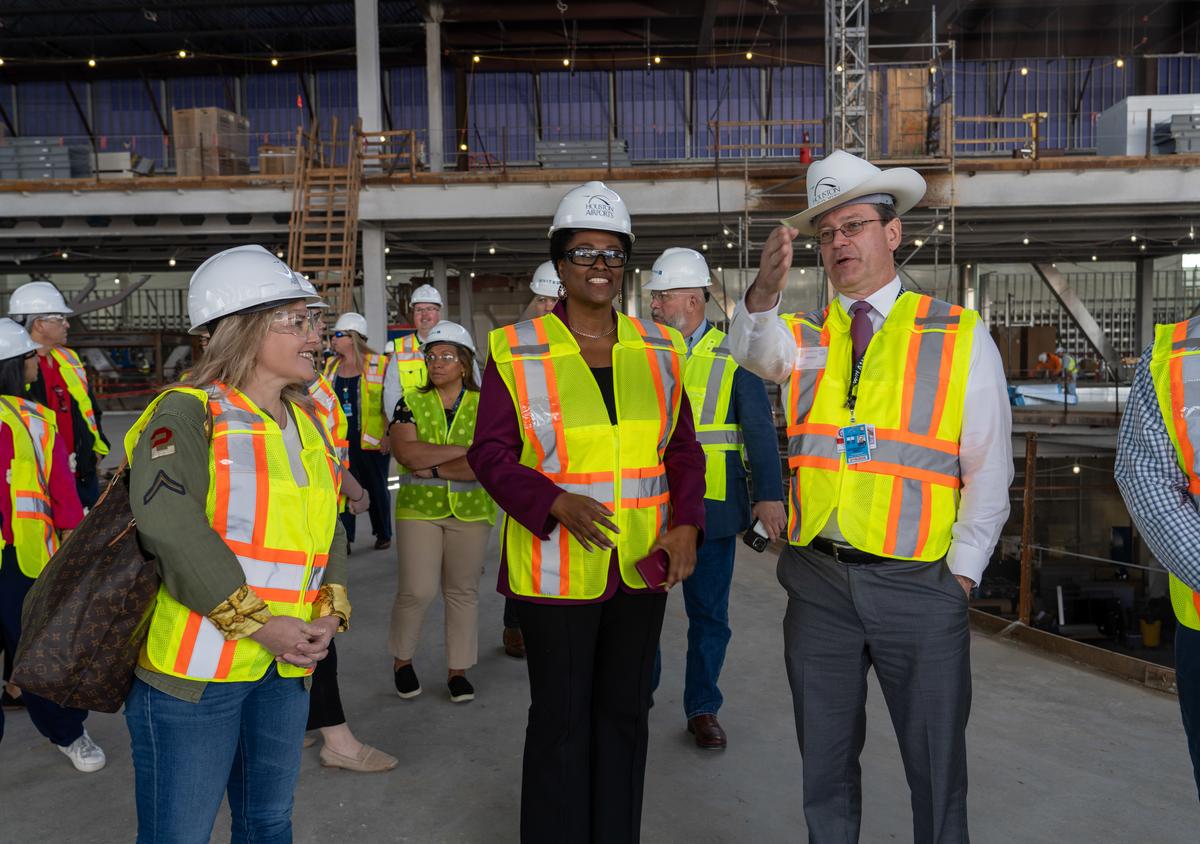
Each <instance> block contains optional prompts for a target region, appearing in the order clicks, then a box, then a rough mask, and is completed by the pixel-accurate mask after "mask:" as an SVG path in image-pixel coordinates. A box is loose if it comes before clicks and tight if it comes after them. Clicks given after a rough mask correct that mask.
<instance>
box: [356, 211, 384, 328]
mask: <svg viewBox="0 0 1200 844" xmlns="http://www.w3.org/2000/svg"><path fill="white" fill-rule="evenodd" d="M383 245H384V237H383V229H381V228H376V227H375V226H371V227H364V228H363V230H362V253H363V293H362V313H363V316H365V317H366V318H367V331H368V332H369V334H370V337H369V338H368V340H369V342H370V343H371V346H372V347H373V348H375V349H376V350H377V351H382V350H383V344H384V343H386V342H387V327H388V297H387V285H386V284H385V282H386V280H387V279H386V277H387V267H386V266H385V265H384V257H383Z"/></svg>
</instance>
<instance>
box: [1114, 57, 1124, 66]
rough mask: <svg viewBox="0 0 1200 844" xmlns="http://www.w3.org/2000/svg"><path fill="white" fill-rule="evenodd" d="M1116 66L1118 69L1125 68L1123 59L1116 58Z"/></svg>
mask: <svg viewBox="0 0 1200 844" xmlns="http://www.w3.org/2000/svg"><path fill="white" fill-rule="evenodd" d="M1116 65H1117V67H1119V68H1120V67H1125V60H1124V59H1121V58H1118V59H1117V61H1116Z"/></svg>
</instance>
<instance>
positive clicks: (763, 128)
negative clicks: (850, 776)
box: [708, 119, 825, 158]
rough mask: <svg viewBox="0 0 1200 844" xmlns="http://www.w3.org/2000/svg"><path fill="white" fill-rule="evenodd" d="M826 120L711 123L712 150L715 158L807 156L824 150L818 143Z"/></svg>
mask: <svg viewBox="0 0 1200 844" xmlns="http://www.w3.org/2000/svg"><path fill="white" fill-rule="evenodd" d="M824 125H825V121H824V120H818V119H808V120H710V121H709V122H708V129H709V138H710V142H709V150H710V151H711V152H712V154H713V157H715V158H778V157H790V156H793V155H794V156H797V157H805V152H806V151H807V153H808V155H810V156H811V155H812V154H813V152H815V151H820V150H822V149H823V148H824V144H823V143H818V142H816V141H814V138H815V137H816V135H817V132H818V130H823V127H824Z"/></svg>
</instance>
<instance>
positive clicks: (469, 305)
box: [458, 272, 475, 337]
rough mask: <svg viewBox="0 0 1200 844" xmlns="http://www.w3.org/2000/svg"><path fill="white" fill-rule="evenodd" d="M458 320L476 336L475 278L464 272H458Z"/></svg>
mask: <svg viewBox="0 0 1200 844" xmlns="http://www.w3.org/2000/svg"><path fill="white" fill-rule="evenodd" d="M458 322H459V324H460V325H461V326H462V327H463V328H465V329H467V331H469V332H471V336H472V337H474V336H475V279H473V278H471V276H470V274H469V273H464V272H459V274H458Z"/></svg>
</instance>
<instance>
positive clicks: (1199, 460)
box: [1175, 317, 1200, 477]
mask: <svg viewBox="0 0 1200 844" xmlns="http://www.w3.org/2000/svg"><path fill="white" fill-rule="evenodd" d="M1197 342H1200V317H1193V318H1192V319H1189V320H1188V326H1187V337H1186V338H1185V339H1184V340H1182V341H1178V342H1176V344H1175V345H1176V346H1178V345H1180V343H1197ZM1179 370H1180V372H1179V374H1180V378H1181V380H1182V381H1183V407H1184V408H1195V407H1200V355H1183V356H1182V357H1180V358H1179ZM1184 418H1185V419H1186V420H1187V429H1188V439H1189V440H1191V441H1192V442H1193V443H1200V414H1197V413H1194V412H1192V413H1186V414H1185V416H1184ZM1192 477H1200V448H1194V449H1193V450H1192Z"/></svg>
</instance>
